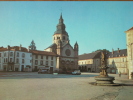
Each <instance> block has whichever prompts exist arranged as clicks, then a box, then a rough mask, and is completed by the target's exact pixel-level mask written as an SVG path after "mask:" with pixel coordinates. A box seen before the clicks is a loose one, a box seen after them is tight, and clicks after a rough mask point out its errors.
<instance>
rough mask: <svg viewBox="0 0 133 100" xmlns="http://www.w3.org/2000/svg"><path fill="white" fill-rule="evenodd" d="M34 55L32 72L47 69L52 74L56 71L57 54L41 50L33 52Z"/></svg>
mask: <svg viewBox="0 0 133 100" xmlns="http://www.w3.org/2000/svg"><path fill="white" fill-rule="evenodd" d="M30 53H32V71H38V69H39V68H43V69H46V70H47V71H49V72H50V73H52V72H53V71H54V70H58V69H56V54H55V53H54V52H46V51H39V50H31V51H30Z"/></svg>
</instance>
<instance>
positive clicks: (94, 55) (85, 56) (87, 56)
mask: <svg viewBox="0 0 133 100" xmlns="http://www.w3.org/2000/svg"><path fill="white" fill-rule="evenodd" d="M100 55H101V52H100V51H97V52H92V53H88V54H83V55H79V60H85V59H96V58H100Z"/></svg>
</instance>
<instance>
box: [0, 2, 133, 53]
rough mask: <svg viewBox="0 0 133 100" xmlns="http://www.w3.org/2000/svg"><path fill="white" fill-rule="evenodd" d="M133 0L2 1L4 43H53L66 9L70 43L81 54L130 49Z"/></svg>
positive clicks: (0, 16)
mask: <svg viewBox="0 0 133 100" xmlns="http://www.w3.org/2000/svg"><path fill="white" fill-rule="evenodd" d="M132 5H133V1H0V47H1V46H3V47H7V45H10V46H19V45H20V44H21V45H22V46H23V47H26V48H28V46H29V45H30V43H31V41H32V40H34V42H35V44H36V47H37V50H44V49H45V48H47V47H48V46H50V45H51V44H52V39H53V34H54V32H55V31H56V25H57V24H58V22H59V18H60V15H61V13H62V16H63V19H64V24H65V25H66V31H67V33H68V35H69V39H70V44H71V45H72V46H74V44H75V42H76V41H77V42H78V45H79V55H80V54H84V53H91V52H93V51H95V50H97V49H107V50H109V51H112V48H113V49H114V50H117V49H118V48H119V49H126V33H125V32H124V31H126V30H128V29H130V28H131V27H133V11H132V9H133V6H132Z"/></svg>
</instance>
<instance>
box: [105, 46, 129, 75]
mask: <svg viewBox="0 0 133 100" xmlns="http://www.w3.org/2000/svg"><path fill="white" fill-rule="evenodd" d="M107 58H108V59H107V65H108V67H109V68H108V70H107V71H108V73H114V74H118V73H119V72H121V74H128V60H127V49H123V50H119V48H118V50H116V51H114V50H113V49H112V52H109V53H108V54H107Z"/></svg>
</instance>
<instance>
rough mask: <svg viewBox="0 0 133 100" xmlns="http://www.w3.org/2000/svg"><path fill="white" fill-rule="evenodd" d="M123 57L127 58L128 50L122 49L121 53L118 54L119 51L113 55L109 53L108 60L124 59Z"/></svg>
mask: <svg viewBox="0 0 133 100" xmlns="http://www.w3.org/2000/svg"><path fill="white" fill-rule="evenodd" d="M122 56H127V49H122V50H120V52H118V50H116V51H114V53H113V54H112V52H109V53H108V54H107V58H113V57H122Z"/></svg>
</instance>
